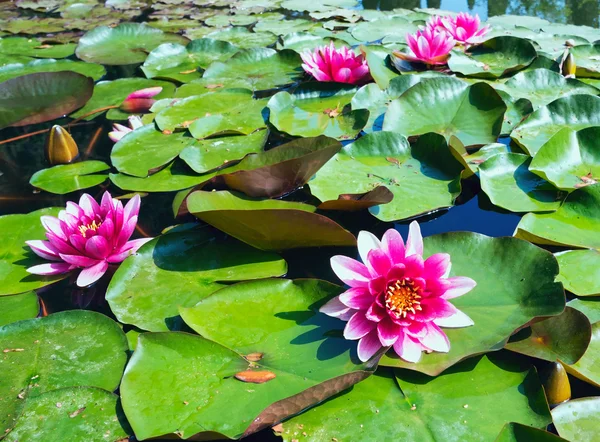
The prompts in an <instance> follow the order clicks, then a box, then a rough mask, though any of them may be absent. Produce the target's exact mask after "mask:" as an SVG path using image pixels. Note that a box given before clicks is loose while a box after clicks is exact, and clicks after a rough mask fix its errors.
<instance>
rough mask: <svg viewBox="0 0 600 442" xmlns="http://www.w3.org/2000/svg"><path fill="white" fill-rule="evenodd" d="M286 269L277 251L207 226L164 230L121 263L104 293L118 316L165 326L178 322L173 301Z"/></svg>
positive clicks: (144, 325) (187, 301)
mask: <svg viewBox="0 0 600 442" xmlns="http://www.w3.org/2000/svg"><path fill="white" fill-rule="evenodd" d="M286 272H287V265H286V263H285V261H284V260H283V259H281V258H280V257H279V256H278V255H276V254H274V253H269V252H262V251H260V250H256V249H253V248H252V247H249V246H247V245H246V244H243V243H241V242H239V241H237V240H235V239H233V238H229V239H222V238H220V239H218V238H216V237H215V235H214V232H212V231H210V230H208V229H203V230H200V231H197V230H193V231H188V232H180V233H169V234H166V235H163V236H160V237H158V238H155V239H153V240H152V241H150V242H149V243H148V244H146V245H144V246H143V247H142V248H141V249H140V250H139V251H138V253H136V254H135V255H133V256H131V257H129V258H128V259H127V260H125V262H123V264H121V266H120V267H119V269H118V270H117V272H116V273H115V275H114V277H113V278H112V280H111V282H110V285H109V287H108V290H107V292H106V299H107V301H108V303H109V304H110V307H111V309H112V311H113V313H114V314H115V316H116V317H117V319H118V320H119V321H120V322H122V323H125V324H133V325H135V326H136V327H139V328H141V329H143V330H150V331H167V330H169V329H171V330H173V329H179V328H180V327H181V319H180V318H179V312H178V310H177V308H178V306H183V307H191V306H193V305H195V304H196V303H197V302H199V301H200V300H202V299H204V298H205V297H207V296H208V295H210V294H211V293H213V292H215V291H217V290H218V289H220V288H222V287H224V286H225V284H227V283H231V282H235V281H242V280H248V279H260V278H268V277H271V276H281V275H283V274H285V273H286Z"/></svg>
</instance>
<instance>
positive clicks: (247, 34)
mask: <svg viewBox="0 0 600 442" xmlns="http://www.w3.org/2000/svg"><path fill="white" fill-rule="evenodd" d="M255 29H256V31H249V30H248V29H246V28H243V27H233V28H225V29H219V30H217V31H213V32H210V33H208V34H206V36H207V37H208V38H212V39H214V40H220V41H225V42H228V43H230V44H233V45H235V46H237V47H238V48H241V49H251V48H263V47H265V46H270V45H272V44H273V43H275V42H276V41H277V36H276V35H275V34H272V33H271V32H261V31H260V30H259V29H258V28H256V27H255Z"/></svg>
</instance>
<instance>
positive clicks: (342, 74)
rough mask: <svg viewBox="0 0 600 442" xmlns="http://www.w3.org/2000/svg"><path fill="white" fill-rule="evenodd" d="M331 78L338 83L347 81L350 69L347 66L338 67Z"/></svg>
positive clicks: (350, 74)
mask: <svg viewBox="0 0 600 442" xmlns="http://www.w3.org/2000/svg"><path fill="white" fill-rule="evenodd" d="M333 78H334V79H335V81H337V82H339V83H348V82H349V80H350V78H352V71H351V70H350V69H348V68H341V69H338V70H337V72H335V74H334V77H333Z"/></svg>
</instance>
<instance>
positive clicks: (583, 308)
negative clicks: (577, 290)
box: [557, 252, 600, 324]
mask: <svg viewBox="0 0 600 442" xmlns="http://www.w3.org/2000/svg"><path fill="white" fill-rule="evenodd" d="M566 253H569V252H566ZM559 257H560V254H557V259H559ZM557 280H560V275H559V276H558V278H557ZM563 284H564V282H563ZM567 305H568V306H569V307H573V308H574V309H577V310H579V311H580V312H581V313H583V314H584V315H585V316H587V318H588V319H589V320H590V323H591V324H595V323H596V322H600V298H597V297H589V298H575V299H572V300H571V301H569V302H568V303H567Z"/></svg>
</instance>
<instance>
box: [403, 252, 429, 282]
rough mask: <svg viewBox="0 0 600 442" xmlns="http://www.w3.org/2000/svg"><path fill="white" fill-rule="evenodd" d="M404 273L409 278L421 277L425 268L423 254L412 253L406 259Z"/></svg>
mask: <svg viewBox="0 0 600 442" xmlns="http://www.w3.org/2000/svg"><path fill="white" fill-rule="evenodd" d="M404 266H405V269H404V275H405V276H406V277H407V278H420V277H422V276H423V274H424V273H423V272H424V270H425V267H424V263H423V258H422V257H421V255H410V256H408V257H406V258H405V259H404Z"/></svg>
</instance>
